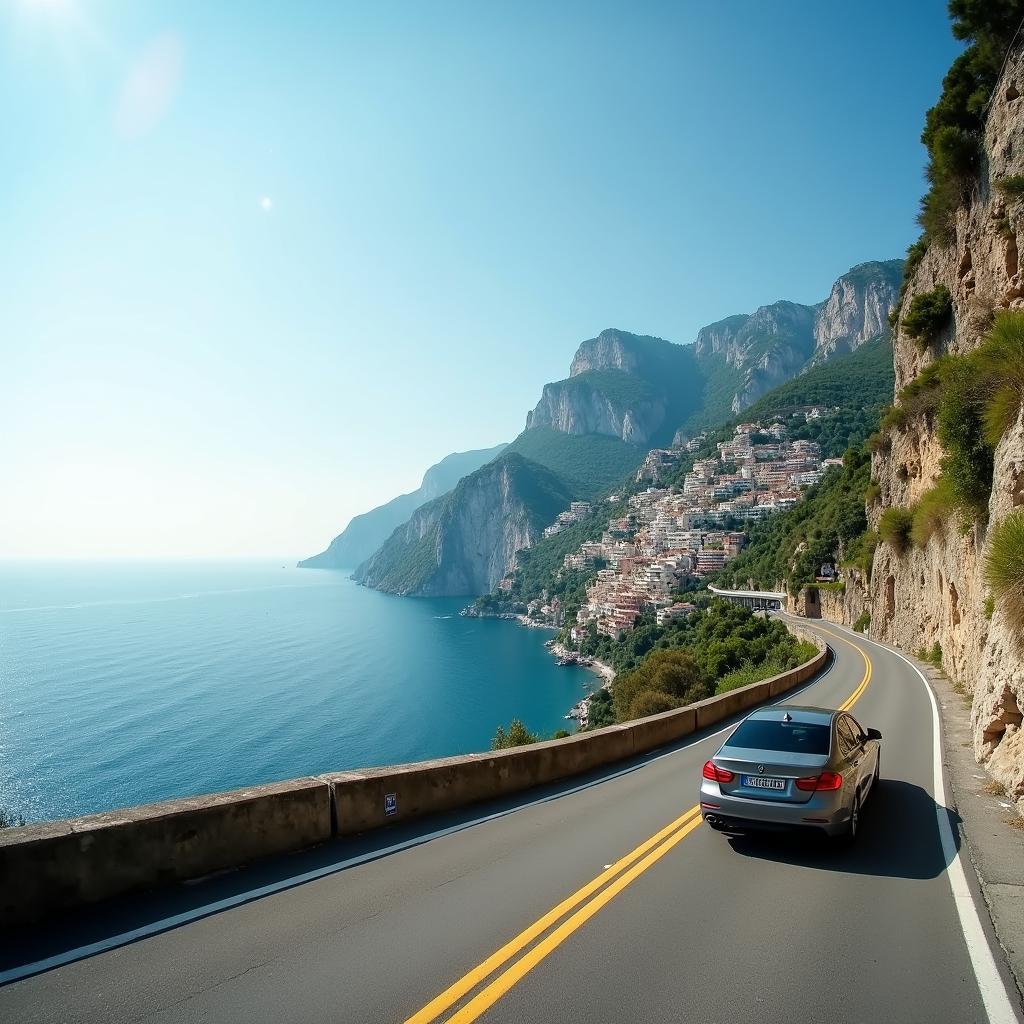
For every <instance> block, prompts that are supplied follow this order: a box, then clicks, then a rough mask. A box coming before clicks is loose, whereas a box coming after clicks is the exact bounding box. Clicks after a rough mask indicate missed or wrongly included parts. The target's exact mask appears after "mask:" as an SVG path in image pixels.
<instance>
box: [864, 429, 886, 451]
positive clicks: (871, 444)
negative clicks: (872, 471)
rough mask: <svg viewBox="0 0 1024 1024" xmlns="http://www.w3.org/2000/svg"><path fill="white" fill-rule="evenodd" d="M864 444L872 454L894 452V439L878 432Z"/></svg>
mask: <svg viewBox="0 0 1024 1024" xmlns="http://www.w3.org/2000/svg"><path fill="white" fill-rule="evenodd" d="M864 443H865V444H866V445H867V447H868V451H869V452H871V453H872V454H874V453H876V452H889V451H892V439H891V438H890V437H889V436H888V435H887V434H883V433H881V432H880V431H877V430H876V431H875V433H873V434H872V435H871V436H870V437H869V438H868V439H867V441H865V442H864Z"/></svg>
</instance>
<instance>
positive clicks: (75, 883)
mask: <svg viewBox="0 0 1024 1024" xmlns="http://www.w3.org/2000/svg"><path fill="white" fill-rule="evenodd" d="M790 629H791V631H792V632H793V633H794V634H796V635H798V636H801V638H802V639H808V640H811V641H812V642H814V643H815V645H816V646H817V647H818V649H819V653H818V654H817V655H816V656H815V657H814V658H812V659H811V660H810V661H808V662H805V663H804V664H803V665H800V666H798V667H797V668H795V669H792V670H791V671H789V672H784V673H782V674H781V675H778V676H774V677H773V678H771V679H766V680H763V681H762V682H759V683H751V684H750V685H749V686H744V687H741V688H739V689H736V690H732V691H730V692H729V693H725V694H722V695H721V696H719V697H711V698H709V699H708V700H704V701H700V702H699V703H697V704H691V705H689V706H688V707H685V708H678V709H677V710H675V711H665V712H663V713H662V714H660V715H652V716H651V717H649V718H642V719H639V720H638V721H636V722H630V723H628V724H626V725H612V726H608V727H607V728H605V729H597V730H595V731H594V732H588V733H583V734H580V735H576V736H570V737H568V738H567V739H560V740H548V741H546V742H542V743H533V744H531V745H529V746H526V747H514V748H512V749H511V750H501V751H495V752H492V753H485V754H467V755H465V756H463V757H449V758H444V759H441V760H436V761H422V762H419V763H417V764H407V765H393V766H390V767H385V768H371V769H366V770H363V771H357V772H342V773H337V774H330V775H321V776H318V777H315V778H304V779H294V780H292V781H289V782H279V783H273V784H271V785H267V786H255V787H252V788H250V789H243V790H236V791H235V792H231V793H218V794H214V795H212V796H201V797H191V798H187V799H181V800H168V801H165V802H163V803H158V804H150V805H148V806H145V807H133V808H129V809H127V810H119V811H111V812H109V813H105V814H92V815H88V816H86V817H82V818H73V819H69V820H67V821H53V822H45V823H43V824H40V825H28V826H25V827H23V828H14V829H4V830H2V831H0V880H2V885H0V926H2V927H10V926H11V925H15V924H24V923H31V922H36V921H41V920H43V919H46V918H50V917H55V916H57V915H59V914H61V913H64V912H66V911H68V910H71V909H73V908H75V907H79V906H82V905H84V904H88V903H96V902H99V901H101V900H105V899H110V898H112V897H114V896H120V895H124V894H125V893H130V892H134V891H140V890H143V889H151V888H154V887H156V886H160V885H165V884H167V883H170V882H178V881H182V880H184V879H189V878H199V877H202V876H203V875H207V874H210V873H212V872H215V871H221V870H224V869H226V868H233V867H238V866H240V865H243V864H246V863H249V862H251V861H254V860H258V859H260V858H264V857H269V856H273V855H275V854H281V853H287V852H290V851H294V850H300V849H303V848H305V847H309V846H314V845H316V844H318V843H323V842H326V841H327V840H329V839H331V838H334V837H340V836H349V835H354V834H356V833H359V832H366V831H369V830H370V829H375V828H380V827H381V826H384V825H390V824H393V823H395V822H399V821H410V820H412V819H414V818H419V817H422V816H424V815H428V814H435V813H438V812H440V811H450V810H453V809H454V808H457V807H464V806H467V805H470V804H474V803H479V802H481V801H485V800H492V799H494V798H497V797H503V796H508V795H510V794H513V793H519V792H522V791H523V790H526V789H530V788H531V787H534V786H540V785H544V784H546V783H551V782H557V781H559V780H561V779H567V778H570V777H571V776H574V775H580V774H583V773H585V772H589V771H592V770H594V769H596V768H601V767H604V766H605V765H610V764H614V763H615V762H617V761H622V760H624V759H626V758H629V757H633V756H635V755H638V754H645V753H648V752H649V751H651V750H655V749H657V748H658V747H661V746H664V745H665V744H668V743H673V742H675V741H677V740H680V739H682V738H684V737H686V736H688V735H690V734H691V733H693V732H695V731H697V730H700V729H704V728H706V727H708V726H710V725H714V724H716V723H717V722H721V721H723V720H725V719H727V718H729V717H731V716H732V715H735V714H738V713H739V712H742V711H746V710H747V709H749V708H752V707H755V706H756V705H758V704H761V703H763V702H764V701H766V700H769V699H770V698H772V697H776V696H778V695H780V694H782V693H785V692H786V691H788V690H791V689H793V688H794V687H796V686H799V685H800V684H801V683H804V682H806V681H807V680H808V679H810V678H811V677H812V676H813V675H815V673H817V672H818V671H819V670H820V669H821V668H822V667H823V665H824V663H825V659H826V657H827V650H826V649H825V647H824V645H823V644H822V643H821V641H820V640H819V639H818V638H817V637H815V636H814V635H813V634H809V633H805V632H804V631H803V630H802V629H800V627H799V626H791V627H790Z"/></svg>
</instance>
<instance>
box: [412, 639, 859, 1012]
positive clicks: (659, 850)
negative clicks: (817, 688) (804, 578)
mask: <svg viewBox="0 0 1024 1024" xmlns="http://www.w3.org/2000/svg"><path fill="white" fill-rule="evenodd" d="M822 632H828V630H822ZM831 635H832V636H835V638H836V639H837V640H839V641H840V642H841V643H845V644H847V645H848V646H850V647H852V648H853V649H854V650H855V651H857V652H858V653H859V654H860V656H861V657H862V658H863V659H864V665H865V668H864V675H863V677H862V678H861V681H860V683H859V684H858V685H857V687H856V689H855V690H854V691H853V693H852V694H850V696H849V697H848V698H847V699H846V700H845V701H844V702H843V705H842V706H841V710H844V711H846V710H849V708H851V707H853V705H854V704H856V703H857V701H858V700H860V698H861V697H862V696H863V694H864V691H865V690H866V689H867V687H868V684H869V683H870V682H871V674H872V665H871V659H870V658H869V657H868V656H867V654H866V653H865V652H864V651H863V650H862V649H861V648H860V647H858V646H857V645H856V644H854V643H851V642H850V641H849V640H847V639H846V638H845V637H842V636H839V635H838V634H831ZM822 675H824V673H822ZM821 678H822V676H821V675H819V676H816V677H815V680H814V682H820V680H821ZM787 696H788V695H787ZM783 699H785V698H783ZM731 728H732V726H727V727H726V728H725V729H720V730H719V731H718V732H719V733H721V732H726V731H728V730H729V729H731ZM712 735H717V733H715V734H712ZM707 738H710V737H704V739H707ZM699 809H700V808H699V805H695V806H693V807H691V808H690V809H689V810H688V811H687V812H686V813H685V814H683V815H681V816H680V817H679V818H676V820H675V821H673V822H672V823H671V824H669V825H666V826H665V828H663V829H662V830H661V831H660V832H658V833H656V834H655V835H653V836H651V838H650V839H647V840H645V841H644V842H643V843H641V844H640V846H638V847H637V848H636V849H635V850H633V851H632V852H631V853H628V854H626V856H625V857H623V858H622V859H621V860H619V861H617V862H616V863H615V864H613V865H612V866H611V868H609V869H607V870H606V871H605V872H604V873H603V874H601V875H598V877H597V878H595V879H594V880H593V881H591V882H588V883H587V885H585V886H583V888H582V889H579V890H577V892H576V893H574V894H573V895H572V896H570V897H569V898H568V899H566V900H563V901H562V902H561V903H560V904H558V906H557V907H555V908H554V909H553V910H550V911H548V913H546V914H544V915H543V916H542V917H540V918H538V919H537V920H536V921H535V922H534V923H533V924H532V925H530V926H529V927H528V928H526V929H524V930H523V931H522V932H520V933H519V934H518V935H517V936H516V937H515V938H513V939H511V940H509V942H507V943H506V944H505V945H504V946H502V947H501V949H499V950H498V951H497V952H495V953H492V954H491V956H489V957H488V958H487V959H486V960H484V961H483V962H482V963H480V964H479V965H478V966H477V967H475V968H473V970H471V971H469V972H468V973H467V974H465V975H463V977H461V978H460V979H459V980H458V981H456V982H455V983H454V984H452V985H450V986H449V987H448V988H447V989H445V990H444V992H442V993H441V994H440V995H439V996H436V997H435V998H434V999H432V1000H431V1001H430V1002H429V1003H427V1005H426V1006H424V1007H423V1009H422V1010H420V1011H418V1012H417V1013H415V1014H413V1016H411V1017H409V1018H407V1019H406V1021H405V1022H404V1024H430V1022H431V1021H434V1020H436V1019H437V1018H438V1017H439V1016H440V1015H441V1014H442V1013H445V1012H446V1011H447V1010H449V1009H451V1008H452V1007H453V1006H454V1005H455V1004H456V1003H457V1002H458V1001H459V1000H460V999H461V998H462V997H463V996H465V995H467V994H468V993H469V992H471V991H472V990H473V989H474V988H476V987H477V985H479V984H480V983H481V982H483V981H484V980H485V979H486V978H488V977H490V976H491V975H492V974H493V973H494V971H496V970H497V969H498V968H499V967H501V965H502V964H504V963H506V962H507V961H508V960H510V959H511V958H512V957H513V956H515V955H516V953H518V952H520V951H521V950H523V949H525V948H526V947H527V946H529V945H530V943H531V942H533V941H534V939H536V938H538V937H539V936H540V935H542V934H543V933H544V932H545V931H547V929H548V928H550V927H551V926H552V925H553V924H555V922H556V921H558V920H560V919H561V918H562V917H563V916H564V915H565V914H567V913H569V911H570V910H573V909H574V908H575V907H579V909H577V910H576V911H575V913H573V914H572V915H571V916H570V917H569V918H567V919H566V920H565V921H563V922H562V924H560V925H559V926H558V927H557V928H555V929H554V931H552V932H551V933H550V934H549V935H548V936H547V937H546V938H544V939H542V940H541V941H540V942H538V943H537V944H536V945H535V946H533V948H532V949H530V950H529V952H528V953H526V955H525V956H523V957H522V958H521V959H519V960H517V961H516V962H515V963H514V964H512V965H511V966H510V967H508V968H506V969H505V970H504V971H502V973H501V974H499V975H498V977H496V978H495V979H494V980H493V981H491V982H490V984H488V985H487V986H486V987H485V988H483V989H482V990H481V991H480V992H478V993H477V994H476V995H475V996H473V998H472V999H470V1000H469V1002H467V1003H466V1004H465V1005H464V1006H463V1007H462V1008H461V1009H460V1010H458V1011H456V1012H455V1013H454V1014H453V1015H452V1016H451V1017H448V1018H447V1021H446V1024H470V1022H471V1021H475V1020H476V1019H477V1018H478V1017H479V1016H480V1015H481V1014H482V1013H484V1012H485V1011H486V1010H487V1009H489V1008H490V1007H491V1006H493V1005H494V1003H496V1002H497V1001H498V1000H499V999H500V998H501V997H502V996H503V995H505V994H506V993H507V992H508V991H509V989H511V988H512V987H513V986H514V985H516V984H517V983H518V982H519V981H520V980H522V978H524V977H525V976H526V975H527V974H528V973H529V972H530V971H532V970H533V968H534V967H536V966H537V964H539V963H540V962H541V961H542V960H544V959H545V957H547V956H548V955H549V954H551V953H552V952H554V950H555V949H557V948H558V946H560V945H561V944H562V943H563V942H564V941H565V940H566V939H567V938H569V936H570V935H572V934H573V933H574V932H575V931H577V930H578V929H579V928H581V927H582V926H583V925H584V924H586V922H587V921H589V920H590V918H592V917H593V916H594V915H595V914H596V913H597V912H598V911H599V910H601V909H602V908H603V907H605V906H606V905H607V904H608V903H610V902H611V900H613V899H614V898H615V897H616V896H617V895H618V894H619V893H620V892H622V890H623V889H625V888H626V886H628V885H629V884H630V883H631V882H632V881H634V880H635V879H637V878H639V877H640V875H642V874H643V873H644V872H645V871H647V870H648V868H650V867H652V866H653V865H654V864H656V863H657V862H658V861H659V860H661V858H662V857H664V856H665V854H667V853H668V852H669V851H670V850H672V849H673V848H674V847H675V846H676V845H677V844H678V843H681V842H682V841H683V840H684V839H685V838H686V837H687V836H688V835H689V834H690V833H691V832H693V831H695V830H696V829H697V828H698V827H699V826H700V825H701V824H702V823H703V818H701V817H700V816H699V814H697V813H696V812H698V811H699ZM659 843H660V844H661V845H658V844H659ZM652 847H653V849H652ZM647 851H650V852H647ZM645 853H646V856H643V855H644V854H645ZM641 856H643V859H642V860H639V858H640V857H641ZM634 861H637V863H634ZM630 864H632V865H633V866H632V867H629V865H630ZM627 869H628V870H627ZM613 878H614V881H611V879H613ZM606 882H610V884H608V885H607V887H605V888H602V886H604V885H605V883H606ZM595 893H596V895H594V894H595ZM581 903H582V904H583V905H582V906H579V904H581Z"/></svg>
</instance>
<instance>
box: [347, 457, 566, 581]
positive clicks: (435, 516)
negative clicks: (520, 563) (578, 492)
mask: <svg viewBox="0 0 1024 1024" xmlns="http://www.w3.org/2000/svg"><path fill="white" fill-rule="evenodd" d="M571 498H572V495H571V493H570V492H569V491H568V490H567V489H566V487H565V485H564V484H563V482H562V480H561V479H560V478H559V477H557V476H556V475H555V474H554V473H552V472H550V470H547V469H545V468H544V467H543V466H539V465H537V464H536V463H534V462H531V461H529V460H528V459H524V458H523V457H522V456H521V455H519V454H517V453H514V452H507V453H505V454H503V455H501V456H499V457H498V458H497V459H495V460H494V461H493V462H490V463H488V464H487V465H485V466H483V467H481V468H480V469H478V470H477V471H476V472H474V473H471V474H470V475H469V476H467V477H465V478H464V479H462V480H461V481H460V482H459V484H458V485H457V486H456V488H455V489H454V490H453V491H452V492H451V493H450V494H448V495H446V496H444V497H441V498H438V499H436V500H434V501H432V502H429V503H428V504H427V505H424V506H423V507H422V508H420V509H418V510H417V511H416V512H415V513H413V515H412V517H411V518H410V519H409V521H408V522H407V523H406V524H404V525H403V526H400V527H399V528H398V529H397V530H395V532H394V533H393V534H392V535H391V536H390V537H389V538H388V540H387V541H386V542H385V544H384V545H383V547H381V549H380V550H379V551H377V552H376V553H375V554H374V555H373V556H371V557H370V558H369V559H368V560H367V561H366V562H364V563H363V564H362V565H361V566H360V567H359V568H358V569H357V570H356V573H355V576H354V578H355V579H357V580H359V582H361V583H365V584H366V585H367V586H371V587H375V588H376V589H378V590H384V591H388V592H391V593H395V594H410V595H419V596H461V595H476V594H484V593H487V592H489V591H491V590H493V589H494V587H495V585H496V584H497V582H498V580H500V579H501V578H502V576H504V575H505V573H506V572H508V570H509V569H510V568H512V566H513V564H514V559H515V554H516V552H517V551H519V550H520V549H522V548H527V547H529V546H530V545H531V544H533V542H534V541H535V540H536V539H537V537H538V536H540V534H541V532H542V531H543V529H544V527H545V526H547V525H549V524H550V523H551V522H552V521H553V520H554V518H555V516H556V515H557V514H558V513H559V512H560V511H562V510H563V509H564V508H566V507H567V506H568V504H569V501H570V500H571Z"/></svg>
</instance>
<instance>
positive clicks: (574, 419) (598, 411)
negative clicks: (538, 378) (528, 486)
mask: <svg viewBox="0 0 1024 1024" xmlns="http://www.w3.org/2000/svg"><path fill="white" fill-rule="evenodd" d="M585 380H586V378H580V379H573V378H570V379H569V380H566V381H557V382H556V383H554V384H545V385H544V391H543V392H542V394H541V398H540V401H539V402H538V403H537V406H536V408H535V409H533V410H532V411H531V412H529V413H527V416H526V429H527V430H530V429H531V428H534V427H549V428H551V429H552V430H558V431H560V432H561V433H563V434H608V435H610V436H612V437H618V438H620V439H621V440H623V441H626V442H627V443H629V444H636V445H644V444H647V443H648V442H649V441H651V439H652V437H653V436H654V434H655V432H656V431H657V430H658V429H659V428H660V427H661V426H662V424H663V423H664V422H665V415H666V412H667V403H666V400H665V399H664V398H663V397H662V396H659V395H652V396H650V397H649V398H647V399H644V400H641V401H633V402H630V403H629V404H626V403H625V402H622V401H617V400H616V399H614V398H613V397H611V396H610V395H608V394H606V393H605V392H604V391H602V390H601V389H599V388H596V387H592V386H590V385H589V384H587V383H585V382H584V381H585Z"/></svg>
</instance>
